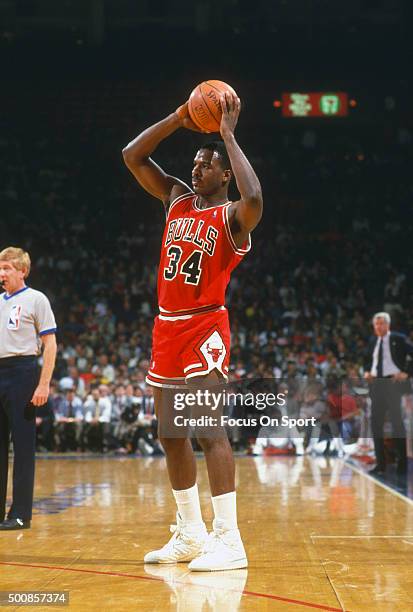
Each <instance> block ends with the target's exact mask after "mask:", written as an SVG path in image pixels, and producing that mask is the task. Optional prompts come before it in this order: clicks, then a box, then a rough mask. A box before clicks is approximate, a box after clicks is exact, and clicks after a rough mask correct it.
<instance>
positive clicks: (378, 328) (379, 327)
mask: <svg viewBox="0 0 413 612" xmlns="http://www.w3.org/2000/svg"><path fill="white" fill-rule="evenodd" d="M373 327H374V333H375V334H376V336H385V335H386V334H387V332H388V331H389V328H390V326H389V324H388V323H387V321H386V319H383V318H382V317H377V319H374V321H373Z"/></svg>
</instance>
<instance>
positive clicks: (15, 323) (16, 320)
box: [7, 304, 22, 330]
mask: <svg viewBox="0 0 413 612" xmlns="http://www.w3.org/2000/svg"><path fill="white" fill-rule="evenodd" d="M21 314H22V307H21V306H18V305H17V304H15V305H14V306H12V307H11V309H10V313H9V320H8V323H7V329H13V330H16V329H19V327H20V319H21Z"/></svg>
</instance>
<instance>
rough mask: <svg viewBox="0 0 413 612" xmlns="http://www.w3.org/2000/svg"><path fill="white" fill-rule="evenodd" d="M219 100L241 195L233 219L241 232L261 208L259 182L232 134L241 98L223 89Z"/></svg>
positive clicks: (224, 134) (252, 223)
mask: <svg viewBox="0 0 413 612" xmlns="http://www.w3.org/2000/svg"><path fill="white" fill-rule="evenodd" d="M220 102H221V108H222V119H221V126H220V132H221V136H222V139H223V141H224V143H225V147H226V149H227V152H228V157H229V159H230V161H231V167H232V171H233V173H234V176H235V180H236V183H237V187H238V191H239V193H240V195H241V199H240V200H239V201H238V202H235V203H234V208H235V213H234V221H235V222H236V225H237V226H239V229H240V230H241V232H240V233H241V234H242V233H244V232H251V231H252V230H253V229H254V228H255V227H256V226H257V225H258V223H259V221H260V219H261V216H262V209H263V202H262V192H261V185H260V182H259V180H258V177H257V175H256V174H255V172H254V170H253V168H252V166H251V164H250V163H249V161H248V159H247V158H246V157H245V155H244V153H243V151H242V149H241V147H240V146H239V144H238V143H237V141H236V140H235V136H234V131H235V127H236V125H237V121H238V117H239V114H240V110H241V102H240V99H239V98H237V96H235V95H232V94H230V93H225V94H222V95H221V97H220Z"/></svg>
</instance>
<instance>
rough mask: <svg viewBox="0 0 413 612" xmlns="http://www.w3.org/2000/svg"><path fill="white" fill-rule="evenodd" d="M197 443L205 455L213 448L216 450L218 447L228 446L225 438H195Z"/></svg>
mask: <svg viewBox="0 0 413 612" xmlns="http://www.w3.org/2000/svg"><path fill="white" fill-rule="evenodd" d="M197 441H198V444H199V445H200V447H201V448H202V450H203V451H204V453H207V452H208V451H210V450H212V449H213V448H218V447H219V446H222V445H227V444H228V439H227V438H219V437H217V438H212V437H211V438H197Z"/></svg>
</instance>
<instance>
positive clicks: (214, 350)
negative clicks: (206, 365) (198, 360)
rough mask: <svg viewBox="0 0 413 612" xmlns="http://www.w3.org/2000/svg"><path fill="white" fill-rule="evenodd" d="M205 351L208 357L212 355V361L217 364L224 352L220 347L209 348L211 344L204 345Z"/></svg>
mask: <svg viewBox="0 0 413 612" xmlns="http://www.w3.org/2000/svg"><path fill="white" fill-rule="evenodd" d="M206 350H207V351H208V353H209V354H210V355H212V360H213V361H214V362H215V363H217V362H218V359H219V358H220V357H221V355H222V353H223V352H224V349H223V347H222V345H221V346H219V347H216V346H211V344H210V343H209V342H208V344H207V345H206Z"/></svg>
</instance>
